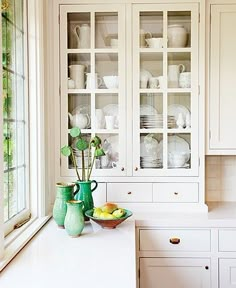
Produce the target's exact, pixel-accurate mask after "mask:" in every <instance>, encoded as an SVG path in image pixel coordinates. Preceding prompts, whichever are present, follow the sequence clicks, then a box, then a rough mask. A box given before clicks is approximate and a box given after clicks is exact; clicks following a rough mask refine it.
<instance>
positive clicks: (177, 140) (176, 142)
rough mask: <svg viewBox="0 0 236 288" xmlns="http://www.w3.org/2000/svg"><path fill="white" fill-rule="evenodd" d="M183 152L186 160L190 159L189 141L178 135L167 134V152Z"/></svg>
mask: <svg viewBox="0 0 236 288" xmlns="http://www.w3.org/2000/svg"><path fill="white" fill-rule="evenodd" d="M176 152H178V153H185V154H186V162H188V161H189V159H190V147H189V143H188V142H187V141H186V140H185V139H183V138H181V137H179V136H176V135H174V136H169V137H168V153H176Z"/></svg>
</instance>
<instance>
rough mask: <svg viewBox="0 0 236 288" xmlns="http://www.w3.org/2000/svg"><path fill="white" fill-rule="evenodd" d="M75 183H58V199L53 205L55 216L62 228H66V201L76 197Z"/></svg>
mask: <svg viewBox="0 0 236 288" xmlns="http://www.w3.org/2000/svg"><path fill="white" fill-rule="evenodd" d="M74 187H75V183H57V184H56V199H55V202H54V205H53V218H54V220H55V222H56V223H57V225H58V226H59V227H60V228H64V220H65V217H66V211H67V204H66V202H67V201H69V200H73V199H74Z"/></svg>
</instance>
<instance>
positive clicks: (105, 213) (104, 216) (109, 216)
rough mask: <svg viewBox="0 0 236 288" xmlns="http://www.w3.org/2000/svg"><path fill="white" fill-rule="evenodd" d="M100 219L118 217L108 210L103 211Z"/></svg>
mask: <svg viewBox="0 0 236 288" xmlns="http://www.w3.org/2000/svg"><path fill="white" fill-rule="evenodd" d="M99 218H100V219H116V217H115V216H114V215H112V214H110V213H108V212H102V213H101V214H100V216H99Z"/></svg>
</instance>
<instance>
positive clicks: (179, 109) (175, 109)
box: [168, 104, 190, 122]
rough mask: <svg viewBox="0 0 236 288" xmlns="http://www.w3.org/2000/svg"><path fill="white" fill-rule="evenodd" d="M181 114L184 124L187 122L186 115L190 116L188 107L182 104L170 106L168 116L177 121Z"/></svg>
mask: <svg viewBox="0 0 236 288" xmlns="http://www.w3.org/2000/svg"><path fill="white" fill-rule="evenodd" d="M179 113H182V115H183V118H184V122H185V121H186V115H187V114H190V111H189V110H188V108H187V107H185V106H183V105H180V104H171V105H169V106H168V116H174V117H175V121H177V119H178V116H179Z"/></svg>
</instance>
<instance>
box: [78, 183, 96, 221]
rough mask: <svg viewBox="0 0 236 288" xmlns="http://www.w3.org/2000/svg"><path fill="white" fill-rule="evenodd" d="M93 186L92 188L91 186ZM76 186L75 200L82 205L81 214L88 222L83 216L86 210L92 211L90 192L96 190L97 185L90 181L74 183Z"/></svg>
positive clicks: (92, 204)
mask: <svg viewBox="0 0 236 288" xmlns="http://www.w3.org/2000/svg"><path fill="white" fill-rule="evenodd" d="M93 183H94V184H95V186H94V187H93V188H92V187H91V186H92V184H93ZM76 186H77V190H76V192H78V194H77V195H76V196H75V199H76V200H82V201H83V203H84V208H83V213H84V217H85V220H86V221H88V220H89V218H88V217H87V216H85V212H86V211H87V210H90V209H93V207H94V203H93V195H92V192H93V191H94V190H95V189H96V188H97V186H98V183H97V181H95V180H91V181H84V182H83V181H76Z"/></svg>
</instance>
